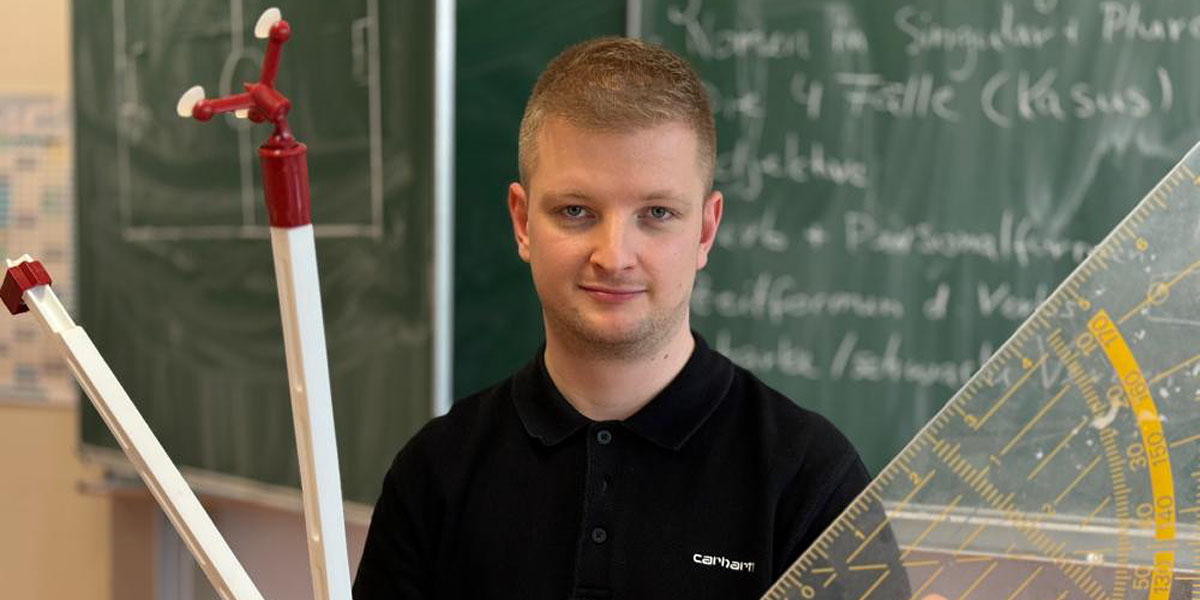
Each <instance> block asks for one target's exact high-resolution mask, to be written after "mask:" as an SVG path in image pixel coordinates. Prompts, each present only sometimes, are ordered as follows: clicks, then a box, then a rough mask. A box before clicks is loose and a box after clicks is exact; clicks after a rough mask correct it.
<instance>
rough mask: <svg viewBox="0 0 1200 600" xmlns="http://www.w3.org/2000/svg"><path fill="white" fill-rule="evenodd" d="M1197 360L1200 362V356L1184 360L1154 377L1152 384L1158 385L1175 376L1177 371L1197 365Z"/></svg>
mask: <svg viewBox="0 0 1200 600" xmlns="http://www.w3.org/2000/svg"><path fill="white" fill-rule="evenodd" d="M1197 360H1200V354H1197V355H1195V356H1192V357H1191V358H1188V359H1186V360H1184V361H1183V362H1180V363H1179V364H1175V365H1172V366H1170V367H1167V370H1165V371H1163V372H1162V373H1159V374H1158V375H1155V376H1154V377H1152V378H1151V379H1150V384H1151V385H1153V384H1155V383H1158V382H1159V381H1162V380H1163V379H1166V378H1167V377H1170V376H1171V375H1174V374H1175V372H1176V371H1179V370H1180V369H1185V368H1187V367H1188V366H1189V365H1191V364H1193V363H1195V362H1196V361H1197Z"/></svg>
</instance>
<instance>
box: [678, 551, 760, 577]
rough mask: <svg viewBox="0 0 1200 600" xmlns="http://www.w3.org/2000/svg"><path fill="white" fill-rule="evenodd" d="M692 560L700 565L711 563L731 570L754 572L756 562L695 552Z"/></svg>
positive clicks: (710, 564)
mask: <svg viewBox="0 0 1200 600" xmlns="http://www.w3.org/2000/svg"><path fill="white" fill-rule="evenodd" d="M692 562H694V563H696V564H698V565H709V566H713V567H724V568H726V569H729V570H730V571H748V572H751V573H753V572H754V563H752V562H741V561H736V560H729V559H728V558H725V557H724V556H708V555H707V554H693V555H692Z"/></svg>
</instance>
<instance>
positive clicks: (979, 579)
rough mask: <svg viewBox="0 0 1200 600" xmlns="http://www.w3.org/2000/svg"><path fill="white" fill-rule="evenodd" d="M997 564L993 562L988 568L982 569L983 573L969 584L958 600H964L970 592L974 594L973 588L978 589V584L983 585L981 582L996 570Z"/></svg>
mask: <svg viewBox="0 0 1200 600" xmlns="http://www.w3.org/2000/svg"><path fill="white" fill-rule="evenodd" d="M999 564H1000V563H997V562H993V563H992V564H990V565H988V568H986V569H984V571H983V573H980V575H979V577H976V578H975V581H972V582H971V585H970V586H968V587H967V589H966V591H964V592H963V593H962V595H961V596H959V597H958V600H966V599H967V597H968V596H970V595H971V592H974V591H975V588H977V587H979V584H981V583H983V580H984V579H987V576H988V575H991V574H992V571H994V570H996V566H997V565H999Z"/></svg>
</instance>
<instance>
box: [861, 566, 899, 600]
mask: <svg viewBox="0 0 1200 600" xmlns="http://www.w3.org/2000/svg"><path fill="white" fill-rule="evenodd" d="M891 573H892V572H891V571H884V572H883V573H880V574H879V579H876V580H875V583H872V584H871V587H869V588H867V590H866V591H865V592H863V593H862V595H861V596H859V597H858V600H866V599H867V598H868V597H870V595H871V592H874V591H875V588H878V587H879V584H881V583H883V580H884V579H887V576H888V575H890V574H891Z"/></svg>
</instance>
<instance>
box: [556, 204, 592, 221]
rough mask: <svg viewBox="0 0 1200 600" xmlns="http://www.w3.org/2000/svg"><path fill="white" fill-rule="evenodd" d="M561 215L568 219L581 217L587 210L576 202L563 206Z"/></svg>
mask: <svg viewBox="0 0 1200 600" xmlns="http://www.w3.org/2000/svg"><path fill="white" fill-rule="evenodd" d="M561 212H562V215H563V216H564V217H566V218H568V219H582V218H583V217H585V216H587V211H586V210H585V209H584V208H583V207H582V206H579V205H578V204H572V205H570V206H566V207H563V209H562V211H561Z"/></svg>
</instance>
